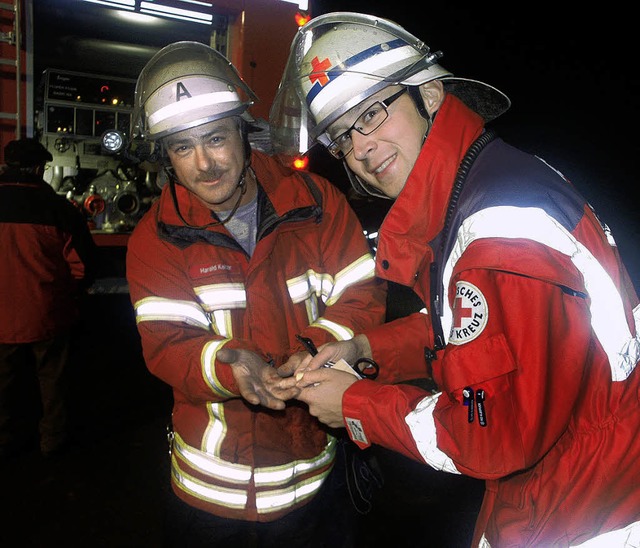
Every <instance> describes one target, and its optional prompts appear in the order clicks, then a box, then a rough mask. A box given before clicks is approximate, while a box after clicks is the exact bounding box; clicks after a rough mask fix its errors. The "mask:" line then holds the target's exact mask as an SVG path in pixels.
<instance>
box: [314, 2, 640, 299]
mask: <svg viewBox="0 0 640 548" xmlns="http://www.w3.org/2000/svg"><path fill="white" fill-rule="evenodd" d="M444 4H445V3H443V2H439V3H437V4H434V5H433V6H432V5H428V6H425V7H422V8H416V9H415V10H414V11H411V10H409V9H408V7H406V3H404V2H392V1H385V2H381V1H379V0H369V1H367V2H364V1H361V0H341V1H336V0H315V1H313V0H312V4H311V5H312V9H313V10H314V11H313V14H314V15H315V16H317V15H319V14H321V13H326V12H330V11H359V12H363V13H369V14H372V15H378V16H381V17H386V18H388V19H392V20H394V21H396V22H397V23H399V24H401V25H402V26H404V27H405V28H406V29H407V30H408V31H409V32H411V33H412V34H414V35H416V36H417V37H419V38H420V39H422V40H423V41H424V42H425V43H426V44H427V45H428V46H429V47H430V48H431V49H432V50H442V52H443V53H444V57H443V58H442V59H441V64H442V65H443V66H444V67H446V68H447V69H449V70H450V71H452V72H453V73H454V74H455V75H456V76H461V77H467V78H475V79H478V80H482V81H485V82H487V83H489V84H491V85H493V86H495V87H497V88H499V89H500V90H502V91H503V92H505V93H506V94H507V95H508V96H509V97H510V98H511V101H512V106H511V109H510V110H509V111H508V112H507V113H506V114H505V115H503V116H502V117H501V118H499V119H498V120H497V121H495V122H494V123H493V127H494V129H496V130H497V131H498V133H499V134H500V136H502V137H503V138H504V139H505V140H507V141H508V142H510V143H511V144H513V145H515V146H518V147H520V148H522V149H524V150H527V151H529V152H532V153H534V154H537V155H538V156H541V157H542V158H544V159H545V160H546V161H547V162H549V163H550V164H551V165H553V166H554V167H556V168H557V169H559V170H560V171H561V172H563V173H564V174H565V176H567V177H568V178H569V179H570V180H571V181H572V182H573V183H574V184H575V185H576V187H578V189H579V190H580V191H581V192H582V193H583V194H584V196H585V197H586V198H587V200H588V201H589V202H590V203H591V204H592V205H593V206H594V208H595V210H596V212H597V213H598V214H599V216H600V218H601V220H602V221H604V222H605V223H607V224H608V225H609V226H610V227H611V229H612V230H613V234H614V237H615V239H616V241H617V243H618V246H619V248H620V251H621V253H622V256H623V258H624V259H625V262H626V263H627V266H628V268H629V270H630V272H631V275H632V277H633V279H634V281H635V282H636V287H638V288H640V253H639V252H638V250H639V249H640V215H639V214H638V213H639V212H638V209H639V208H638V205H637V204H638V199H637V198H636V197H635V194H636V192H637V181H638V174H637V169H636V168H635V160H636V158H638V157H639V156H640V146H639V144H638V140H637V138H636V137H635V133H636V128H637V127H638V125H639V122H640V107H639V105H638V98H639V97H640V77H639V76H638V68H637V67H638V63H637V55H638V49H637V47H634V38H632V37H634V36H635V35H637V32H638V31H637V29H636V28H633V27H634V26H635V23H634V18H632V17H631V15H630V14H629V13H625V12H624V11H616V12H604V11H600V12H599V13H595V12H589V11H588V10H580V11H574V13H563V14H559V13H555V12H554V11H552V10H543V8H542V6H540V4H538V3H536V4H535V6H536V7H535V10H533V9H531V10H529V11H528V12H526V11H525V12H523V10H522V9H518V10H515V9H514V11H513V12H511V13H509V12H506V11H504V10H498V9H493V8H488V7H487V5H486V3H485V4H480V3H476V7H457V6H455V5H453V3H446V4H447V5H448V6H449V7H445V5H444ZM396 6H402V7H401V8H398V7H396ZM417 13H421V14H423V15H420V16H418V15H417Z"/></svg>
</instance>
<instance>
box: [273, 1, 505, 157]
mask: <svg viewBox="0 0 640 548" xmlns="http://www.w3.org/2000/svg"><path fill="white" fill-rule="evenodd" d="M441 56H442V53H441V52H432V51H431V50H430V49H429V47H427V45H426V44H425V43H424V42H422V41H421V40H419V39H418V38H416V37H415V36H413V35H412V34H410V33H409V32H407V31H406V30H405V29H403V28H402V27H401V26H399V25H398V24H396V23H394V22H393V21H389V20H386V19H382V18H380V17H375V16H372V15H365V14H360V13H350V12H336V13H328V14H325V15H322V16H319V17H316V18H314V19H312V20H311V21H309V22H308V23H307V24H306V25H304V26H303V27H301V28H300V30H299V31H298V33H297V35H296V37H295V38H294V41H293V43H292V45H291V51H290V54H289V59H288V62H287V66H286V67H285V71H284V74H283V77H282V80H281V82H280V86H279V88H278V93H277V94H276V97H275V99H274V102H273V105H272V107H271V112H270V115H269V121H270V125H271V133H272V139H273V144H274V148H275V149H276V151H278V152H280V153H283V154H289V155H295V154H300V153H305V152H306V151H307V150H308V149H309V148H311V146H313V145H314V144H315V143H316V142H320V143H322V144H324V145H325V146H326V145H328V144H329V143H330V142H331V139H330V137H329V135H328V133H327V128H328V127H329V126H330V125H331V124H332V123H333V122H335V121H336V120H337V119H338V118H339V117H340V116H342V115H343V114H344V113H345V112H347V111H348V110H349V109H351V108H353V107H354V106H356V105H358V104H360V103H361V102H362V101H364V100H366V99H367V98H368V97H370V96H372V95H373V94H375V93H377V92H378V91H380V90H382V89H384V88H386V87H388V86H393V85H404V86H419V85H421V84H424V83H425V82H429V81H431V80H435V79H440V80H442V81H443V83H444V84H445V89H447V88H448V89H447V91H450V92H451V93H454V94H455V95H459V96H460V98H461V99H463V101H465V102H466V103H467V104H468V105H469V106H470V107H471V108H473V109H474V110H476V112H478V113H479V114H480V115H482V116H483V117H484V118H485V119H486V120H491V119H493V118H495V117H497V116H499V115H500V114H502V113H503V112H504V111H506V110H507V108H508V107H509V99H508V98H507V97H506V96H505V95H504V94H503V93H502V92H500V91H498V90H497V89H495V88H493V87H491V86H489V85H487V84H485V83H483V82H478V81H475V80H468V79H462V78H456V77H454V76H453V75H452V73H451V72H449V71H448V70H446V69H445V68H443V67H442V66H441V65H440V64H438V60H439V58H440V57H441Z"/></svg>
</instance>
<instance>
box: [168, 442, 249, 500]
mask: <svg viewBox="0 0 640 548" xmlns="http://www.w3.org/2000/svg"><path fill="white" fill-rule="evenodd" d="M171 475H172V476H173V479H174V482H175V484H176V485H177V486H178V487H179V488H180V489H182V490H183V491H185V492H186V493H189V494H190V495H192V496H194V497H196V498H198V499H200V500H205V501H207V502H211V503H215V504H219V505H220V506H226V507H227V508H234V509H238V510H242V509H243V508H245V507H246V506H247V499H248V495H247V491H246V489H244V490H243V489H229V488H228V487H218V486H216V487H214V486H212V485H211V484H208V483H204V482H203V481H202V480H199V479H197V478H194V477H193V476H191V475H189V474H187V473H186V472H184V471H183V470H181V469H180V465H179V463H178V460H177V458H176V456H175V454H174V455H173V456H172V457H171Z"/></svg>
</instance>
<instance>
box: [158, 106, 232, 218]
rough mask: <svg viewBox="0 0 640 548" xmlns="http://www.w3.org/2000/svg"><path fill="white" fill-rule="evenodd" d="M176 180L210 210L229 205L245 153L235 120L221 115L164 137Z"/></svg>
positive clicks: (226, 208) (220, 209)
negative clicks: (205, 122) (216, 118)
mask: <svg viewBox="0 0 640 548" xmlns="http://www.w3.org/2000/svg"><path fill="white" fill-rule="evenodd" d="M164 146H165V147H166V150H167V153H168V154H169V159H170V160H171V165H172V166H173V169H174V171H175V174H176V177H177V180H178V181H179V182H180V184H182V185H183V186H184V187H186V188H187V189H189V190H190V191H191V192H193V194H195V195H196V196H197V197H198V198H199V199H200V201H202V203H204V204H205V205H206V206H207V207H208V208H209V209H211V210H213V211H228V210H230V209H233V206H234V205H235V203H236V200H237V198H238V193H239V192H240V190H239V188H238V180H239V179H240V176H241V174H242V170H243V168H244V162H245V155H244V145H243V141H242V135H241V133H240V126H239V121H238V120H237V119H236V118H223V119H221V120H216V121H214V122H209V123H207V124H204V125H202V126H197V127H194V128H191V129H186V130H184V131H181V132H179V133H175V134H173V135H170V136H169V137H167V138H166V139H165V141H164Z"/></svg>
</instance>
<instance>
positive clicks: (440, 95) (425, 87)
mask: <svg viewBox="0 0 640 548" xmlns="http://www.w3.org/2000/svg"><path fill="white" fill-rule="evenodd" d="M444 96H445V91H444V85H443V84H442V82H441V81H440V80H431V81H430V82H425V83H424V84H422V85H421V86H420V97H422V100H423V101H424V106H425V108H426V109H427V112H428V113H429V116H433V114H434V113H435V112H437V110H438V109H439V108H440V105H441V104H442V101H444Z"/></svg>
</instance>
